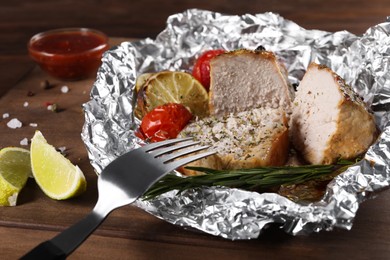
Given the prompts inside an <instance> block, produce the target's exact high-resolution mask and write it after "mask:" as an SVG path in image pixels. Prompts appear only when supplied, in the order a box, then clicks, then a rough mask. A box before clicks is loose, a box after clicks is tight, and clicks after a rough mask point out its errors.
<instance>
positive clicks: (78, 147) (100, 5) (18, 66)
mask: <svg viewBox="0 0 390 260" xmlns="http://www.w3.org/2000/svg"><path fill="white" fill-rule="evenodd" d="M123 2H127V3H123ZM133 2H134V3H132V2H130V1H119V0H110V1H104V0H103V1H97V0H95V1H93V0H89V1H71V0H58V1H48V0H46V1H39V2H37V1H33V2H26V1H17V0H16V1H7V2H6V1H1V7H0V32H1V33H0V78H1V81H0V82H1V83H0V96H1V98H0V136H1V137H0V147H6V146H21V145H20V141H21V140H22V139H24V138H31V137H32V135H33V133H34V131H35V130H36V129H39V130H41V131H42V132H43V134H44V135H45V136H46V138H47V140H48V141H49V143H51V144H53V145H54V146H56V147H61V146H65V147H66V148H67V154H68V158H69V159H70V160H71V161H72V162H74V163H75V164H78V165H79V166H80V168H81V169H82V170H83V172H84V173H85V175H86V177H87V181H88V189H87V192H86V193H85V194H83V195H82V196H81V197H78V198H75V199H71V200H68V201H54V200H51V199H49V198H47V197H46V196H44V195H43V194H42V192H41V191H40V190H39V189H38V187H37V185H36V184H35V183H34V181H33V180H29V181H28V183H27V186H26V187H25V189H24V190H23V191H22V193H21V194H20V197H19V203H18V206H16V207H2V208H0V258H1V259H15V258H18V257H19V256H21V255H23V254H24V253H25V252H26V251H27V250H29V249H30V248H32V247H33V246H35V245H37V244H38V243H40V242H42V241H43V240H46V239H50V238H51V237H53V236H54V235H55V234H57V233H58V232H59V231H61V230H63V229H65V228H66V227H68V226H69V225H71V224H72V223H74V222H76V221H77V220H79V219H80V218H81V217H83V216H85V215H86V214H87V212H89V211H90V210H91V209H92V207H93V205H94V202H95V201H96V199H97V190H96V175H95V173H94V171H93V169H92V167H91V165H90V164H89V160H88V158H87V153H86V150H85V147H84V144H83V142H82V141H81V138H80V132H81V127H82V125H83V123H84V115H83V112H82V109H81V105H82V104H83V103H84V102H86V101H88V100H89V91H90V88H91V85H92V83H93V81H94V79H93V78H91V79H87V80H84V81H78V82H61V81H58V80H55V79H53V78H50V77H49V76H47V75H46V74H44V73H43V72H42V71H41V70H40V69H39V68H38V67H36V66H35V65H34V64H33V63H32V62H31V61H30V59H29V58H28V57H27V55H26V47H25V46H26V42H27V40H28V38H29V37H30V36H31V35H33V34H35V33H37V32H40V31H44V30H46V29H51V28H58V27H80V26H84V27H92V28H96V29H100V30H103V31H104V32H106V33H107V34H108V35H110V36H112V37H134V38H137V37H138V38H140V37H154V36H156V35H157V33H158V32H160V31H161V30H162V29H163V28H164V27H165V20H166V18H167V16H168V15H170V14H172V13H176V12H181V11H183V10H185V9H188V8H201V9H209V10H214V11H220V12H225V13H231V14H243V13H261V12H265V11H273V12H276V13H279V14H281V15H282V16H284V17H285V18H288V19H291V20H294V21H296V22H297V23H298V24H300V25H302V26H304V27H306V28H316V29H321V30H329V31H337V30H344V29H345V30H349V31H351V32H353V33H357V34H360V33H363V32H364V31H365V30H366V29H367V28H368V27H369V26H371V25H374V24H377V23H380V22H382V21H384V20H385V18H386V16H387V15H388V14H390V3H388V1H387V0H372V1H362V0H359V1H343V2H341V1H336V0H330V1H319V0H316V1H309V0H306V1H305V0H302V1H291V2H289V1H268V2H265V1H263V2H260V1H258V2H256V3H254V1H249V0H247V1H246V0H241V1H237V0H234V1H233V0H225V1H222V0H214V1H209V0H208V1H188V2H185V3H184V1H173V0H169V1H165V2H164V4H161V3H160V2H158V1H153V0H148V1H133ZM339 2H340V3H339ZM58 10H61V12H59V11H58ZM116 41H120V40H118V39H116ZM114 44H115V43H114ZM45 79H48V80H49V81H50V82H51V83H52V84H53V85H54V87H53V88H51V89H48V90H45V89H42V87H41V86H40V83H41V81H42V80H45ZM63 85H67V86H68V87H69V88H70V92H69V93H66V94H64V93H61V91H60V88H61V86H63ZM26 102H27V103H28V106H25V104H27V103H26ZM46 102H53V103H57V104H58V105H59V107H60V108H61V111H60V112H59V113H53V112H50V111H48V110H47V109H46V106H45V103H46ZM4 113H9V114H10V118H7V119H2V115H3V114H4ZM11 118H18V119H19V120H20V121H22V122H23V126H22V128H19V129H10V128H8V127H7V126H6V123H7V122H8V120H9V119H11ZM30 123H36V124H38V127H36V128H35V127H32V126H30V125H29V124H30ZM22 147H23V146H22ZM389 234H390V191H388V190H387V191H383V192H382V193H381V194H380V196H378V197H377V198H375V199H373V200H369V201H367V202H365V203H363V204H362V205H361V208H360V209H359V211H358V214H357V217H356V219H355V222H354V225H353V228H352V230H350V231H346V230H334V231H332V232H320V233H318V234H317V233H316V234H311V235H309V236H297V237H293V236H290V235H286V234H285V233H284V232H283V231H281V230H279V229H277V228H273V227H271V228H270V229H268V230H266V231H265V232H264V234H262V235H261V237H260V238H259V239H255V240H251V241H228V240H224V239H222V238H219V237H213V236H211V235H207V234H203V233H200V232H197V231H193V230H186V229H184V228H181V227H178V226H174V225H171V224H168V223H166V222H164V221H162V220H159V219H157V218H155V217H154V216H151V215H149V214H147V213H145V212H144V211H142V210H140V209H138V208H136V207H133V206H128V207H124V208H121V209H119V210H117V211H115V212H113V213H112V214H111V215H110V216H109V218H108V219H107V220H106V222H105V223H104V224H103V225H102V226H101V227H100V228H99V229H98V230H97V231H96V232H95V233H94V234H93V235H92V236H91V237H90V238H89V239H88V240H87V241H86V242H85V243H84V244H83V245H82V246H81V247H80V248H79V249H78V250H77V251H76V252H75V253H74V254H73V255H72V256H71V257H70V258H71V259H225V258H229V259H254V258H261V259H389V258H390V242H389V239H388V238H389Z"/></svg>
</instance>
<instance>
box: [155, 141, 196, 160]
mask: <svg viewBox="0 0 390 260" xmlns="http://www.w3.org/2000/svg"><path fill="white" fill-rule="evenodd" d="M199 143H200V142H199V141H190V142H183V143H180V144H177V145H172V146H168V147H164V148H160V149H155V150H154V151H152V152H151V153H153V155H154V157H158V156H160V155H163V154H166V153H169V152H172V151H176V150H179V149H182V148H186V147H189V146H193V145H197V144H199Z"/></svg>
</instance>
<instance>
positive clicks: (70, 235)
mask: <svg viewBox="0 0 390 260" xmlns="http://www.w3.org/2000/svg"><path fill="white" fill-rule="evenodd" d="M105 217H106V216H102V215H99V214H97V213H96V212H94V211H92V212H91V213H89V214H88V215H87V216H86V217H85V218H83V219H82V220H80V221H79V222H77V223H76V224H74V225H73V226H71V227H69V228H68V229H66V230H64V231H63V232H61V233H60V234H58V235H57V236H55V237H54V238H52V239H51V240H48V241H45V242H43V243H41V244H39V245H38V246H37V247H35V248H33V249H32V250H31V251H30V252H28V253H27V254H26V255H24V256H23V257H22V258H21V259H27V260H28V259H65V258H66V256H68V255H69V254H70V253H72V252H73V251H74V250H75V249H76V248H77V247H78V246H79V245H80V244H81V243H82V242H83V241H84V240H86V239H87V238H88V237H89V235H90V234H91V233H92V232H93V231H94V230H95V229H96V228H97V227H98V226H99V225H100V224H101V223H102V222H103V220H104V219H105Z"/></svg>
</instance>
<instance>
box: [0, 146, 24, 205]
mask: <svg viewBox="0 0 390 260" xmlns="http://www.w3.org/2000/svg"><path fill="white" fill-rule="evenodd" d="M30 174H31V165H30V152H29V151H28V150H26V149H23V148H17V147H7V148H3V149H1V150H0V205H1V206H15V205H16V201H17V198H18V195H19V192H20V191H21V190H22V188H23V187H24V185H25V184H26V181H27V179H28V177H29V176H30Z"/></svg>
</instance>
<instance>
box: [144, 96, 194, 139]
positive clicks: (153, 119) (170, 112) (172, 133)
mask: <svg viewBox="0 0 390 260" xmlns="http://www.w3.org/2000/svg"><path fill="white" fill-rule="evenodd" d="M191 118H192V114H191V112H189V111H188V110H187V109H186V108H185V107H184V106H183V105H181V104H176V103H169V104H165V105H162V106H158V107H156V108H155V109H153V110H152V111H150V112H149V113H147V114H146V115H145V116H144V118H143V119H142V122H141V126H140V129H139V131H138V133H137V136H138V137H140V138H142V139H147V140H149V141H151V142H159V141H163V140H166V139H172V138H176V137H177V135H178V134H179V133H180V131H181V130H182V129H183V128H184V127H185V126H186V125H187V124H188V122H189V121H190V120H191Z"/></svg>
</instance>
